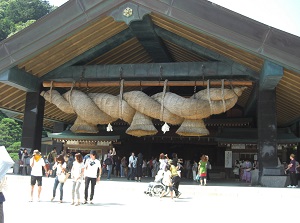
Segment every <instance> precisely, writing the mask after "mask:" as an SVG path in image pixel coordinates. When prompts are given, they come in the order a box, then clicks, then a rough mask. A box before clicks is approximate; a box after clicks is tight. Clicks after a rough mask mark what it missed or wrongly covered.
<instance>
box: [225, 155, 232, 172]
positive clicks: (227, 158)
mask: <svg viewBox="0 0 300 223" xmlns="http://www.w3.org/2000/svg"><path fill="white" fill-rule="evenodd" d="M225 168H232V151H225Z"/></svg>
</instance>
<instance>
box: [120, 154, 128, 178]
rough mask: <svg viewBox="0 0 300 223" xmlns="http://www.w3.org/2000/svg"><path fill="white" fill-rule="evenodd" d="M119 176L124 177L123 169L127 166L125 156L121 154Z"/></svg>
mask: <svg viewBox="0 0 300 223" xmlns="http://www.w3.org/2000/svg"><path fill="white" fill-rule="evenodd" d="M120 167H121V177H125V176H126V174H125V170H126V168H127V161H126V157H125V156H123V158H122V159H121V165H120Z"/></svg>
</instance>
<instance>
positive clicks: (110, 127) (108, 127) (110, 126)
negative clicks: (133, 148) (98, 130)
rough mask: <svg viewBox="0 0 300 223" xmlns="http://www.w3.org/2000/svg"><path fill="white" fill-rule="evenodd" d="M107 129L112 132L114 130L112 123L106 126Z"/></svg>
mask: <svg viewBox="0 0 300 223" xmlns="http://www.w3.org/2000/svg"><path fill="white" fill-rule="evenodd" d="M106 131H108V132H112V131H113V128H112V125H111V124H110V123H109V124H108V126H107V127H106Z"/></svg>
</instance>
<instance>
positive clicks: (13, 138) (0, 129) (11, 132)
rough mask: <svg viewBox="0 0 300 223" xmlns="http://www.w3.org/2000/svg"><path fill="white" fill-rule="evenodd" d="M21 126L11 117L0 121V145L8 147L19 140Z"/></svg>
mask: <svg viewBox="0 0 300 223" xmlns="http://www.w3.org/2000/svg"><path fill="white" fill-rule="evenodd" d="M21 132H22V129H21V126H20V125H19V124H18V123H17V122H16V121H15V120H13V119H11V118H4V119H2V120H1V121H0V145H3V146H5V147H6V148H8V147H9V146H11V145H12V144H13V143H15V142H20V141H21Z"/></svg>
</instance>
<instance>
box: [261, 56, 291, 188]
mask: <svg viewBox="0 0 300 223" xmlns="http://www.w3.org/2000/svg"><path fill="white" fill-rule="evenodd" d="M282 76H283V68H282V67H281V66H279V65H277V64H274V63H272V62H270V61H265V63H264V66H263V69H262V72H261V74H260V81H259V88H258V100H257V130H258V142H257V143H258V161H259V176H260V177H259V181H260V183H261V184H262V185H263V186H271V187H274V186H275V187H284V186H285V184H286V183H287V182H286V180H287V178H286V176H284V170H283V168H282V167H281V166H279V165H278V155H277V150H278V145H277V117H276V86H277V84H278V83H279V81H280V79H281V78H282Z"/></svg>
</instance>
